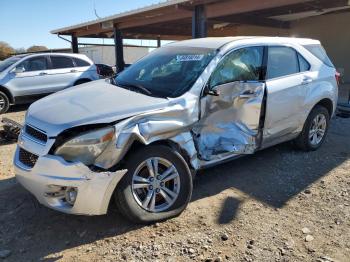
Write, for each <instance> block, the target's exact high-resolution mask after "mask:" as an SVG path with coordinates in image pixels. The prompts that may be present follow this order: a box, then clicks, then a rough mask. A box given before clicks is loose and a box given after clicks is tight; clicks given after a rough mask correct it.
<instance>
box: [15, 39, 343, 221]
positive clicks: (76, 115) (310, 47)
mask: <svg viewBox="0 0 350 262" xmlns="http://www.w3.org/2000/svg"><path fill="white" fill-rule="evenodd" d="M337 96H338V87H337V73H336V70H335V68H334V66H333V64H332V63H331V61H330V60H329V58H328V57H327V55H326V52H325V51H324V49H323V48H322V46H321V45H320V42H319V41H317V40H311V39H297V38H278V37H274V38H272V37H228V38H205V39H196V40H188V41H183V42H177V43H173V44H170V45H167V46H165V47H162V48H160V49H157V50H155V51H153V52H151V53H150V54H149V55H148V56H146V57H144V58H143V59H141V60H139V61H138V62H137V63H135V64H133V65H132V66H130V67H129V68H128V69H126V70H125V71H123V72H122V73H120V74H119V75H118V76H117V77H115V78H112V79H109V80H99V81H95V82H91V83H87V84H83V85H80V86H78V87H75V88H70V89H67V90H65V91H61V92H58V93H56V94H54V95H50V96H48V97H46V98H44V99H42V100H39V101H37V102H35V103H34V104H32V105H31V106H30V108H29V110H28V112H27V115H26V119H25V125H24V128H23V130H22V131H21V134H20V137H19V140H18V147H17V150H16V154H15V158H14V164H15V169H16V176H17V179H18V181H19V182H20V183H21V184H22V185H23V186H24V187H25V188H27V189H28V190H29V191H30V192H31V193H33V194H34V195H35V197H36V198H37V199H38V200H39V202H40V203H42V204H43V205H45V206H47V207H50V208H53V209H55V210H59V211H62V212H65V213H69V214H83V215H102V214H105V213H106V212H107V210H108V207H109V204H110V202H111V201H112V200H115V202H116V204H117V206H118V208H119V209H120V211H121V212H122V213H123V214H124V215H125V216H126V217H128V218H129V219H131V220H133V221H136V222H140V223H149V222H154V221H159V220H164V219H167V218H170V217H174V216H177V215H179V214H180V213H181V212H182V211H183V210H184V209H185V207H186V206H187V204H188V202H189V201H190V199H191V194H192V181H193V177H194V174H195V173H196V171H197V170H199V169H203V168H205V167H208V166H212V165H215V164H219V163H222V162H224V161H227V160H230V159H235V158H237V157H239V156H242V155H247V154H253V153H254V152H256V151H258V150H261V149H264V148H266V147H270V146H273V145H275V144H278V143H281V142H284V141H289V140H294V141H295V144H296V145H297V146H299V147H300V148H301V149H303V150H306V151H310V150H316V149H318V148H319V147H320V146H321V145H322V143H323V142H324V140H325V137H326V134H327V130H328V127H329V120H330V117H331V116H332V115H333V113H334V110H335V105H336V102H337Z"/></svg>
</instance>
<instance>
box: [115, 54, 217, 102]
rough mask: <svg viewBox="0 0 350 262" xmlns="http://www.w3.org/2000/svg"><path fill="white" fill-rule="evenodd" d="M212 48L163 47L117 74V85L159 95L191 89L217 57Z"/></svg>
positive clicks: (178, 93)
mask: <svg viewBox="0 0 350 262" xmlns="http://www.w3.org/2000/svg"><path fill="white" fill-rule="evenodd" d="M215 54H216V51H215V50H213V49H209V48H193V47H163V48H161V49H158V50H155V51H153V52H152V53H150V54H149V55H147V56H146V57H144V58H143V59H141V60H139V61H138V62H136V63H135V64H133V65H131V66H130V67H129V68H127V69H126V70H125V71H123V72H122V73H120V74H119V75H118V76H117V77H116V79H115V80H116V84H117V85H118V86H121V87H125V88H132V87H135V89H137V90H139V91H141V92H142V91H143V92H144V93H146V94H148V95H153V96H157V97H178V96H181V95H182V94H184V93H185V92H186V91H188V90H189V89H190V88H191V87H192V86H193V84H194V83H195V82H196V80H197V78H198V77H199V76H200V74H201V73H202V72H203V70H204V69H205V67H206V66H207V65H208V64H209V62H210V61H211V60H212V59H213V57H214V56H215Z"/></svg>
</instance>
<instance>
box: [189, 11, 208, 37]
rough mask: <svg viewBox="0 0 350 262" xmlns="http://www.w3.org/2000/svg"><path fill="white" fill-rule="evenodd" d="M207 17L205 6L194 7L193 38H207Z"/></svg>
mask: <svg viewBox="0 0 350 262" xmlns="http://www.w3.org/2000/svg"><path fill="white" fill-rule="evenodd" d="M207 34H208V33H207V17H206V12H205V6H204V5H197V6H195V7H194V10H193V14H192V38H202V37H207Z"/></svg>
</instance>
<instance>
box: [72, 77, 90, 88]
mask: <svg viewBox="0 0 350 262" xmlns="http://www.w3.org/2000/svg"><path fill="white" fill-rule="evenodd" d="M91 81H92V80H91V79H90V78H87V77H84V78H79V79H78V80H76V81H75V82H74V84H73V85H74V86H75V85H78V84H79V83H82V84H83V83H87V82H91Z"/></svg>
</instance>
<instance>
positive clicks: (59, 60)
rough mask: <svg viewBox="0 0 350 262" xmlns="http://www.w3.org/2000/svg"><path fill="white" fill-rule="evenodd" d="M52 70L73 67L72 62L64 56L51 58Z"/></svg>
mask: <svg viewBox="0 0 350 262" xmlns="http://www.w3.org/2000/svg"><path fill="white" fill-rule="evenodd" d="M51 63H52V68H53V69H59V68H70V67H74V64H73V60H72V59H71V58H70V57H65V56H51Z"/></svg>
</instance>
